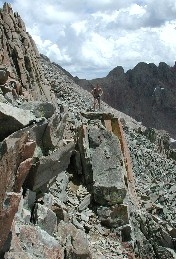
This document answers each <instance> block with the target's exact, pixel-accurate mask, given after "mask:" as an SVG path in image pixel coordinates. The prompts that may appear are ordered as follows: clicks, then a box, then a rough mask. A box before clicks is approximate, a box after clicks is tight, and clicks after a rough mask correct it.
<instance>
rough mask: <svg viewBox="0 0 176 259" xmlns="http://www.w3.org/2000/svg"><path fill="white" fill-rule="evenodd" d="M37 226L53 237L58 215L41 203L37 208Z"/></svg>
mask: <svg viewBox="0 0 176 259" xmlns="http://www.w3.org/2000/svg"><path fill="white" fill-rule="evenodd" d="M37 224H38V225H39V226H40V227H41V228H42V229H43V230H45V231H46V232H47V233H48V234H50V235H52V234H53V232H54V230H55V229H56V224H57V217H56V214H55V213H54V212H53V211H52V210H50V209H48V208H47V207H45V206H44V205H41V204H40V203H39V204H38V206H37Z"/></svg>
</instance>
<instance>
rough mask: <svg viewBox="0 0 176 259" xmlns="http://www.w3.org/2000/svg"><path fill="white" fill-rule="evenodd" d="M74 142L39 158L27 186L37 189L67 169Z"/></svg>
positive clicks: (32, 169) (30, 173)
mask: <svg viewBox="0 0 176 259" xmlns="http://www.w3.org/2000/svg"><path fill="white" fill-rule="evenodd" d="M74 147H75V144H74V142H70V143H69V144H67V145H65V146H62V147H60V148H59V149H57V150H55V151H53V153H51V154H50V155H48V156H42V157H41V158H40V159H39V158H37V159H36V161H35V163H34V164H33V166H32V168H31V170H30V172H29V175H28V177H27V180H26V187H27V188H29V189H31V190H33V191H35V190H37V189H39V188H40V187H41V186H43V185H44V184H46V183H48V182H49V181H50V180H51V179H52V178H53V177H55V176H57V175H58V174H60V173H61V172H63V171H64V170H66V169H67V167H68V165H69V163H70V157H71V154H72V151H73V150H74Z"/></svg>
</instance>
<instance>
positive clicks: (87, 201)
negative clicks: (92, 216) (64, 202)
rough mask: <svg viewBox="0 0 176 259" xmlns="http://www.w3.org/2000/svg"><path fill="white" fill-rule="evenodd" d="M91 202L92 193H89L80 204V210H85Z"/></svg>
mask: <svg viewBox="0 0 176 259" xmlns="http://www.w3.org/2000/svg"><path fill="white" fill-rule="evenodd" d="M90 202H91V194H88V195H87V196H86V197H84V199H83V200H82V201H81V203H80V204H79V207H78V210H79V211H83V210H85V209H86V208H87V207H88V206H89V205H90Z"/></svg>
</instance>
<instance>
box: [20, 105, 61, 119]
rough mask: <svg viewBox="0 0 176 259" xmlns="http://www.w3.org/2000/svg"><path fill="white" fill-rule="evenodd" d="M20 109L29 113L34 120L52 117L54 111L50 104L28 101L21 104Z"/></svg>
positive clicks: (54, 108)
mask: <svg viewBox="0 0 176 259" xmlns="http://www.w3.org/2000/svg"><path fill="white" fill-rule="evenodd" d="M20 108H21V109H23V110H26V111H31V112H32V113H33V114H34V116H35V117H36V118H40V117H45V118H46V119H49V118H50V117H52V116H53V114H54V112H55V111H56V107H55V106H54V104H53V103H51V102H39V101H29V102H27V103H23V104H21V106H20Z"/></svg>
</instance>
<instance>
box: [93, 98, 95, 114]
mask: <svg viewBox="0 0 176 259" xmlns="http://www.w3.org/2000/svg"><path fill="white" fill-rule="evenodd" d="M95 107H96V99H95V98H94V104H93V109H94V111H95Z"/></svg>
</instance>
